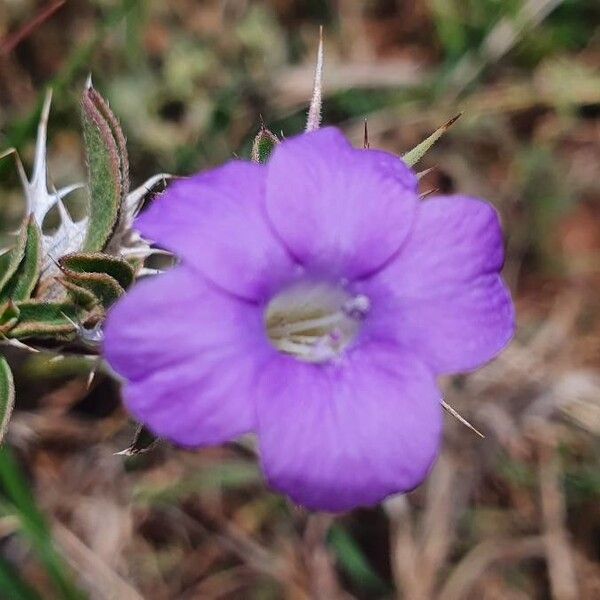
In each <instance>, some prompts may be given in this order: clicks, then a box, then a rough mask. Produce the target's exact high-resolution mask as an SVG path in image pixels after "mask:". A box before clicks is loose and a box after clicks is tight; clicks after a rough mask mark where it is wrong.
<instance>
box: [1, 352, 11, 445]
mask: <svg viewBox="0 0 600 600" xmlns="http://www.w3.org/2000/svg"><path fill="white" fill-rule="evenodd" d="M14 405H15V386H14V382H13V376H12V372H11V370H10V367H9V366H8V363H7V362H6V359H5V358H4V357H3V356H0V442H2V440H3V439H4V435H5V434H6V429H7V428H8V422H9V421H10V415H11V414H12V410H13V406H14Z"/></svg>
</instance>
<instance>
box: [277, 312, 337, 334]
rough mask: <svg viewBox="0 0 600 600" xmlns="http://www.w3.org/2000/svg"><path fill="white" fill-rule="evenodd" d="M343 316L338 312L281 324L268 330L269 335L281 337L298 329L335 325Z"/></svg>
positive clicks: (304, 329)
mask: <svg viewBox="0 0 600 600" xmlns="http://www.w3.org/2000/svg"><path fill="white" fill-rule="evenodd" d="M344 318H345V315H344V313H342V312H339V313H335V314H333V315H327V316H326V317H320V318H319V319H307V320H306V321H296V322H295V323H290V324H289V325H282V326H281V327H275V328H273V329H271V330H270V334H271V337H283V336H286V335H290V334H292V333H296V332H298V331H307V330H310V329H317V328H318V327H327V325H335V324H336V323H339V322H340V321H341V320H343V319H344Z"/></svg>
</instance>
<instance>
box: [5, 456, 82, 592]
mask: <svg viewBox="0 0 600 600" xmlns="http://www.w3.org/2000/svg"><path fill="white" fill-rule="evenodd" d="M0 484H1V486H2V494H0V514H2V515H4V516H13V517H16V518H17V519H18V522H19V526H20V529H21V531H22V533H23V535H24V536H25V538H26V539H27V540H28V541H29V543H30V544H31V546H32V548H33V550H34V551H35V553H36V555H37V557H38V559H39V560H40V561H41V562H42V564H43V565H44V568H45V570H46V572H47V573H48V576H49V577H50V579H51V581H52V583H53V585H54V587H55V591H56V592H58V596H54V595H49V596H48V597H58V598H61V599H62V600H83V598H85V596H84V595H83V594H82V592H81V591H80V590H79V589H77V587H76V585H75V584H74V583H73V580H72V576H71V574H70V572H69V570H68V568H67V566H66V565H65V564H64V562H63V560H62V558H61V557H60V555H59V554H58V552H57V551H56V548H55V547H54V544H53V541H52V537H51V534H50V530H49V528H48V525H47V524H46V520H45V519H44V517H43V515H42V514H41V513H40V512H39V510H38V508H37V506H36V505H35V502H34V500H33V497H32V495H31V492H30V491H29V489H28V487H27V484H26V482H25V480H24V479H23V477H22V475H21V473H20V472H19V468H18V466H17V464H16V462H15V460H14V458H13V456H12V453H11V452H10V451H9V449H8V448H7V447H6V446H4V447H2V448H0ZM0 570H1V571H4V570H3V569H0ZM4 575H7V573H6V571H4V572H3V573H1V574H0V580H1V579H2V578H3V576H4ZM13 580H14V578H13ZM25 589H26V588H24V587H22V586H21V591H23V590H25ZM28 591H30V590H28ZM12 597H13V596H11V598H12ZM15 597H16V596H15ZM23 597H24V598H28V600H29V598H34V597H35V596H31V594H30V595H29V596H23Z"/></svg>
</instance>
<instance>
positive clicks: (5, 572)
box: [0, 558, 43, 600]
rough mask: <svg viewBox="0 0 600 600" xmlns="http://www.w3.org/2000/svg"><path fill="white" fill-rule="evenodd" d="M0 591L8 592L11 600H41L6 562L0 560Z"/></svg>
mask: <svg viewBox="0 0 600 600" xmlns="http://www.w3.org/2000/svg"><path fill="white" fill-rule="evenodd" d="M0 590H10V594H11V595H10V598H11V600H43V598H42V597H41V596H40V595H39V594H38V593H37V591H36V590H35V589H33V588H32V587H31V586H30V585H29V584H28V583H27V582H26V581H24V580H23V579H22V578H21V576H20V575H19V573H18V571H17V570H16V569H15V568H14V567H13V566H12V565H11V564H10V563H9V562H8V561H6V560H4V559H3V558H0Z"/></svg>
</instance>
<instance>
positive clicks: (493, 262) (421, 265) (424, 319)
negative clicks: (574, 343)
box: [362, 196, 515, 374]
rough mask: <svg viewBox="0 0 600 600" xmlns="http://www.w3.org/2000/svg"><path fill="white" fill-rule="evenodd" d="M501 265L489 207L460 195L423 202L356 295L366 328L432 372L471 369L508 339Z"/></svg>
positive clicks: (509, 312)
mask: <svg viewBox="0 0 600 600" xmlns="http://www.w3.org/2000/svg"><path fill="white" fill-rule="evenodd" d="M503 262H504V243H503V239H502V230H501V226H500V222H499V219H498V214H497V213H496V211H495V210H494V208H493V207H492V206H490V205H489V204H487V203H485V202H482V201H480V200H476V199H473V198H467V197H464V196H448V197H437V198H432V199H431V200H426V201H425V202H423V203H422V204H421V205H420V207H419V209H418V211H417V217H416V219H415V224H414V227H413V230H412V232H411V234H410V236H409V237H408V239H407V241H406V243H405V245H404V246H403V247H402V250H401V252H400V253H399V254H398V256H397V257H396V258H395V259H394V260H393V261H392V262H391V263H390V264H389V265H388V266H387V267H386V268H385V269H383V270H382V271H380V272H379V273H377V274H376V275H375V276H374V277H373V279H372V282H369V283H368V284H367V285H366V286H365V288H364V289H363V290H362V291H363V292H364V293H366V294H367V295H369V296H370V297H371V299H372V301H373V310H372V313H371V318H370V322H369V323H368V325H367V326H366V327H367V328H368V329H369V330H370V332H371V334H372V335H373V336H374V337H375V338H377V339H382V338H383V339H393V340H394V341H396V342H397V343H400V344H401V345H402V346H405V347H409V348H411V349H412V350H413V351H415V352H416V353H417V354H418V355H419V356H420V357H421V358H422V359H423V360H424V361H425V362H426V363H427V364H429V366H430V367H431V368H432V369H433V370H434V371H435V372H436V373H438V374H441V373H456V372H461V371H470V370H472V369H475V368H476V367H479V366H481V365H482V364H484V363H486V362H488V361H489V360H490V359H491V358H493V357H494V356H495V355H496V354H498V352H500V350H502V349H503V348H504V346H506V344H507V343H508V342H509V341H510V339H511V338H512V336H513V333H514V329H515V315H514V308H513V304H512V301H511V298H510V293H509V292H508V290H507V289H506V286H505V285H504V283H503V281H502V279H501V277H500V274H499V273H500V270H501V269H502V265H503Z"/></svg>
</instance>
